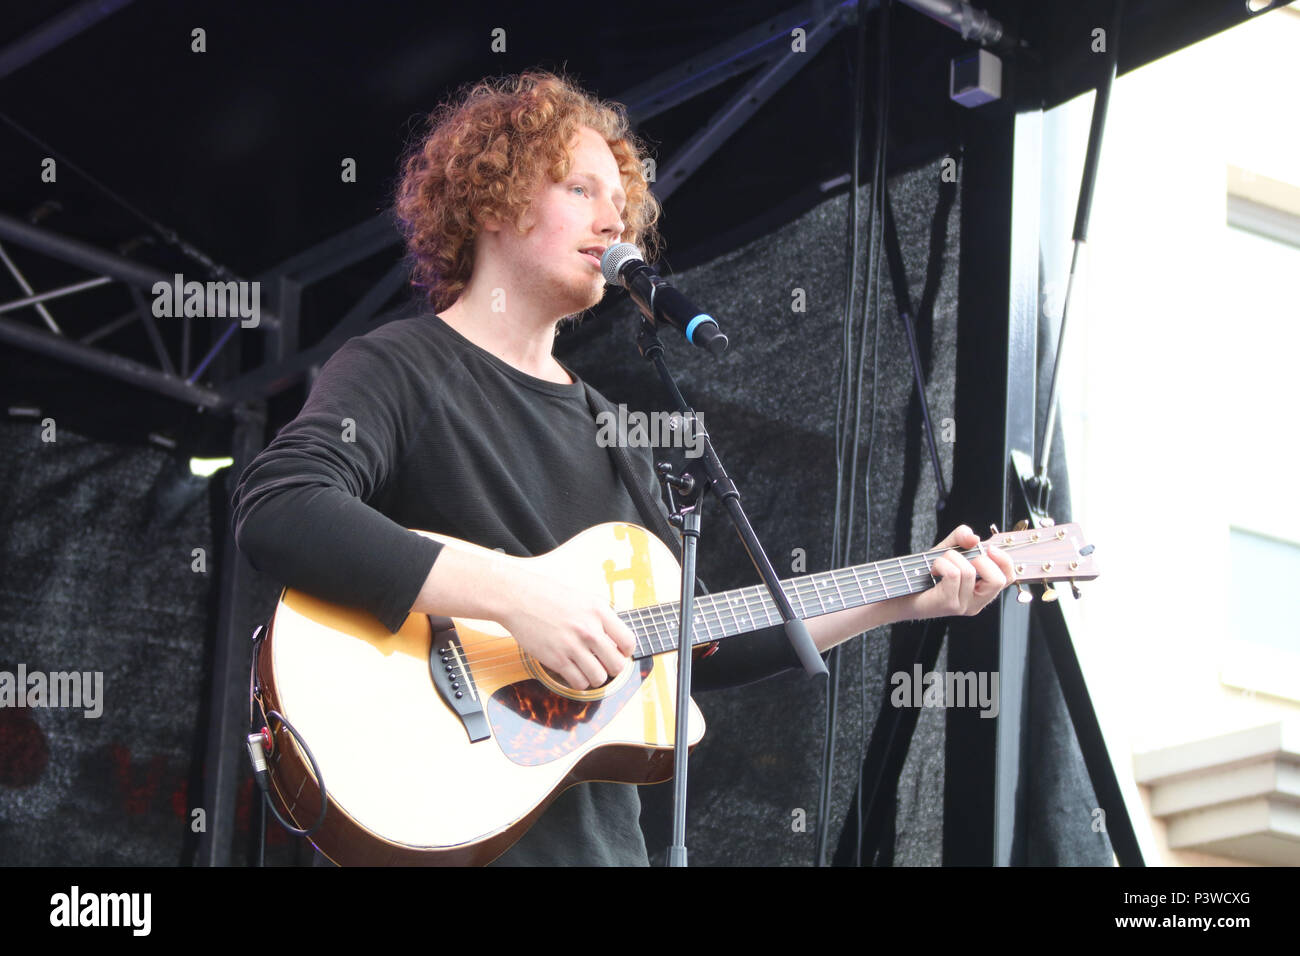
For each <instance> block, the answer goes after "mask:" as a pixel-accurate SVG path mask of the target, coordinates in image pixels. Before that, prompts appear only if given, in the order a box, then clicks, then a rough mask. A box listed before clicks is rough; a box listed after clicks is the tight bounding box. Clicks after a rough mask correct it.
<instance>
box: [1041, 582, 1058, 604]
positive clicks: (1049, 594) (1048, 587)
mask: <svg viewBox="0 0 1300 956" xmlns="http://www.w3.org/2000/svg"><path fill="white" fill-rule="evenodd" d="M1055 600H1056V588H1054V587H1052V582H1051V581H1048V582H1047V583H1046V584H1044V585H1043V603H1044V604H1051V603H1052V602H1053V601H1055Z"/></svg>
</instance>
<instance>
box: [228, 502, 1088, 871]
mask: <svg viewBox="0 0 1300 956" xmlns="http://www.w3.org/2000/svg"><path fill="white" fill-rule="evenodd" d="M419 533H420V534H425V535H427V536H428V537H430V538H434V539H436V540H439V541H442V542H444V544H445V545H447V546H450V547H457V548H466V549H470V550H479V551H485V550H486V549H483V548H479V547H478V546H477V545H473V544H469V543H467V542H464V541H458V540H456V539H454V538H449V537H446V536H444V535H437V534H430V533H429V532H424V531H421V532H419ZM986 543H994V544H996V545H997V546H998V547H1000V548H1002V549H1003V550H1004V551H1005V552H1007V554H1008V556H1010V557H1011V558H1012V560H1013V562H1014V565H1015V571H1016V581H1017V582H1018V586H1019V587H1020V588H1021V595H1020V598H1021V600H1025V599H1026V597H1027V596H1029V593H1028V590H1027V588H1025V583H1026V582H1033V581H1040V582H1052V581H1066V580H1068V581H1071V582H1073V581H1083V580H1091V579H1093V578H1095V577H1096V576H1097V573H1098V572H1097V569H1096V567H1095V565H1094V563H1093V557H1092V550H1093V549H1092V546H1091V545H1088V544H1085V542H1084V540H1083V537H1082V533H1081V531H1080V529H1079V528H1078V526H1077V525H1074V524H1064V525H1057V526H1053V527H1045V528H1038V529H1032V528H1031V529H1025V530H1020V531H1013V532H1000V533H997V534H996V535H994V536H993V537H992V538H990V539H988V542H986ZM982 547H983V545H981V546H980V547H979V548H976V549H972V550H970V551H966V552H964V553H965V554H967V555H968V556H973V555H975V554H978V553H979V552H980V550H981V549H982ZM487 553H489V554H495V555H496V557H498V558H500V559H503V560H507V561H519V562H523V563H524V564H525V565H526V566H527V568H528V570H530V571H534V572H538V573H541V574H546V575H551V576H553V577H555V578H557V579H560V580H563V581H564V582H565V583H566V584H569V585H573V586H577V587H585V588H589V589H590V590H591V591H592V593H594V594H597V595H600V596H601V597H602V598H605V599H607V600H608V601H609V602H610V604H611V605H612V606H613V608H614V609H615V610H616V611H617V612H618V614H619V616H620V617H621V618H622V620H623V621H624V622H625V623H626V624H627V625H628V627H629V628H630V629H631V630H632V632H633V634H634V635H635V636H636V650H635V652H634V653H633V655H632V658H631V660H630V661H629V663H628V665H627V667H626V668H625V669H624V670H623V671H622V673H620V674H617V675H615V676H614V677H612V678H611V679H610V680H609V681H608V682H607V683H606V684H605V685H604V686H602V687H598V688H592V689H587V690H577V689H574V688H571V687H568V686H566V685H565V684H564V683H563V681H561V680H560V679H558V677H557V676H556V675H555V674H553V673H552V672H550V671H549V670H548V669H547V668H545V667H543V666H542V665H541V664H540V663H539V662H538V661H537V660H536V659H534V658H533V657H531V656H530V655H529V654H527V653H525V652H524V651H523V650H522V649H521V648H520V647H519V645H518V644H517V643H516V642H515V641H514V639H513V638H511V636H510V635H509V634H508V633H507V632H506V631H505V630H504V629H503V628H502V627H501V626H500V625H498V624H496V623H494V622H492V621H479V620H466V619H459V618H458V619H454V620H453V619H450V618H439V617H435V616H431V615H426V614H411V615H409V616H408V617H407V619H406V621H405V623H404V624H403V625H402V627H401V629H400V630H399V631H398V633H396V634H391V633H390V632H389V631H388V629H387V628H386V627H385V626H384V625H383V624H381V623H380V622H379V621H378V620H377V619H376V618H374V617H373V616H372V615H370V614H369V613H367V612H365V611H362V610H358V609H355V608H349V607H343V606H340V605H336V604H331V603H329V602H328V601H323V600H320V599H318V598H315V597H312V596H310V595H308V594H306V593H304V592H301V591H297V590H293V589H285V590H284V592H283V593H282V594H281V596H280V599H279V602H278V604H277V606H276V609H275V613H274V616H273V617H272V619H271V623H270V626H269V627H268V628H267V630H266V633H265V635H264V636H263V637H262V639H261V641H260V644H259V646H258V648H257V650H256V653H255V663H254V674H253V684H252V697H253V705H254V707H255V709H256V711H257V712H259V713H260V717H261V721H262V724H263V726H265V727H270V726H271V725H272V724H274V728H273V730H269V731H264V734H263V736H264V737H265V738H267V739H269V741H270V747H269V752H268V754H267V764H268V769H269V773H270V780H269V786H268V791H269V793H270V796H271V799H272V800H273V801H274V802H275V803H276V806H277V807H278V809H279V810H280V812H281V814H282V815H283V816H285V817H286V818H287V819H288V820H290V821H292V822H293V823H295V824H296V825H297V826H298V827H300V828H307V827H311V826H312V825H313V824H314V823H315V822H316V821H317V820H318V818H319V814H320V811H321V804H322V801H326V809H325V815H324V820H323V822H322V823H321V825H320V827H319V829H317V830H316V831H315V832H314V833H312V835H311V840H312V842H313V843H314V844H315V845H316V847H317V848H318V849H319V850H320V851H321V853H323V854H324V855H325V856H326V857H328V858H329V859H331V860H332V861H334V862H335V863H338V864H341V865H369V866H376V865H393V864H406V865H444V864H453V865H465V864H484V863H488V862H490V861H491V860H493V859H495V858H496V857H497V856H499V855H500V854H501V853H503V852H504V851H505V850H506V849H507V848H508V847H509V846H510V845H511V844H512V843H514V842H515V841H516V840H517V839H519V837H520V836H521V835H522V834H523V833H524V831H525V830H527V828H528V827H529V826H530V825H532V823H533V822H534V821H535V820H536V819H537V818H538V816H540V814H541V813H542V811H543V810H545V809H546V807H547V806H548V805H549V804H550V802H551V801H552V800H553V799H554V798H555V797H556V796H557V795H558V794H559V793H560V792H561V791H563V790H564V789H565V788H567V787H570V786H572V785H574V784H576V783H580V782H583V781H590V780H609V781H617V782H623V783H633V784H640V783H657V782H660V781H663V780H667V779H669V778H670V777H671V776H672V766H673V761H672V751H673V741H674V715H675V710H676V686H677V679H676V671H677V668H676V664H677V659H676V657H677V654H676V648H677V636H678V604H677V598H678V597H680V588H681V569H680V566H679V565H678V563H677V559H676V558H675V557H674V555H673V554H672V552H671V551H670V550H669V549H668V547H667V546H666V545H665V544H664V543H663V542H662V541H661V540H660V539H659V538H657V537H656V536H655V535H654V534H652V533H650V532H649V531H647V530H645V529H644V528H641V527H639V526H637V525H633V524H623V523H609V524H601V525H596V526H595V527H592V528H589V529H587V530H586V531H584V532H582V533H581V534H579V535H577V536H576V537H574V538H572V539H571V540H569V541H567V542H566V543H565V544H563V545H561V546H560V547H558V548H556V549H555V550H554V551H551V552H549V553H547V554H544V555H539V556H537V557H532V558H514V557H505V556H502V555H499V554H496V553H495V552H487ZM941 553H943V551H942V550H941V549H938V550H932V551H928V552H922V553H920V554H912V555H907V556H905V557H899V558H890V559H887V560H884V561H876V562H872V563H868V564H862V565H858V566H856V567H850V568H842V569H840V570H837V571H826V572H821V573H817V574H808V575H804V576H803V577H798V578H792V579H790V580H787V581H784V582H782V585H783V587H784V589H785V592H786V594H787V595H788V596H789V599H790V602H791V604H792V605H793V607H794V609H795V611H796V612H797V613H798V614H799V615H800V616H801V617H805V618H808V617H815V616H818V615H821V614H829V613H831V612H833V611H840V610H843V609H845V608H853V607H860V606H862V605H865V604H871V603H874V602H876V601H883V600H887V599H889V598H893V597H899V596H902V595H905V594H915V593H918V592H920V591H923V590H925V589H927V588H930V587H932V586H934V584H935V583H936V578H934V577H933V576H932V575H931V573H930V565H931V563H932V561H933V560H934V558H936V557H937V556H938V555H940V554H941ZM1049 588H1050V584H1049ZM1053 596H1054V594H1052V593H1051V592H1047V593H1045V597H1047V598H1049V599H1050V598H1051V597H1053ZM779 623H780V616H779V615H778V613H777V611H776V606H775V605H774V604H773V602H772V600H771V598H770V596H769V595H768V593H767V590H766V588H764V587H763V586H761V585H756V586H752V587H745V588H739V589H737V590H733V591H725V592H721V593H716V594H709V595H704V596H701V597H699V598H697V599H696V616H695V627H694V635H693V643H694V644H696V645H700V646H701V647H702V646H704V645H708V644H711V643H713V642H716V641H720V640H725V639H729V638H732V637H736V638H737V639H740V640H743V639H744V638H743V636H742V635H744V634H746V633H750V632H753V631H755V630H758V629H761V628H764V627H767V626H768V625H774V624H779ZM271 711H275V712H278V713H279V714H280V715H282V716H283V717H284V719H286V720H287V721H288V722H289V723H291V724H292V725H293V727H294V729H295V730H297V732H298V734H299V736H300V737H301V738H302V740H303V742H304V743H305V744H306V746H307V748H309V749H310V751H311V755H312V757H314V759H315V763H316V767H317V768H318V770H319V775H320V779H319V780H318V779H317V777H316V774H315V773H313V771H312V769H311V762H310V759H309V758H308V756H307V754H306V753H305V752H304V750H303V748H302V747H301V746H300V745H299V744H298V743H297V741H296V740H295V739H294V737H293V736H292V735H291V733H290V732H289V731H288V730H287V729H286V728H285V726H284V724H283V722H281V721H278V720H274V719H272V720H268V719H267V714H268V713H269V712H271ZM689 715H690V716H689V739H690V743H691V746H692V747H694V745H695V744H696V743H698V742H699V740H700V738H701V737H702V736H703V734H704V718H703V716H702V715H701V714H700V711H699V709H698V708H697V707H696V705H695V702H694V701H691V702H690V706H689ZM322 782H323V786H322Z"/></svg>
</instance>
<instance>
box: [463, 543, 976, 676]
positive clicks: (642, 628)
mask: <svg viewBox="0 0 1300 956" xmlns="http://www.w3.org/2000/svg"><path fill="white" fill-rule="evenodd" d="M933 553H934V554H936V555H937V554H942V553H943V552H942V551H936V552H933ZM971 554H972V555H975V554H978V552H976V551H972V552H971ZM906 558H913V559H919V556H917V555H907V556H906ZM906 558H904V560H906ZM893 560H898V559H893ZM913 565H914V566H913V567H912V568H910V569H907V570H910V571H913V572H915V571H919V570H921V569H922V568H925V569H926V570H928V569H929V563H928V562H923V561H919V560H914V561H913ZM834 575H842V576H845V579H846V580H847V578H848V577H852V578H853V579H854V581H853V586H854V587H857V588H858V590H860V591H861V592H863V593H864V594H868V595H871V596H872V597H874V596H875V595H876V594H877V593H881V592H883V594H884V595H885V596H886V599H887V598H888V597H889V588H888V586H886V585H885V584H877V583H875V582H873V583H872V584H870V585H869V586H863V585H862V584H861V582H860V581H859V580H858V575H857V574H856V573H855V572H854V570H853V569H851V568H838V569H836V570H835V571H834V572H825V571H824V572H818V574H816V575H810V576H808V577H805V578H798V579H792V580H791V581H787V582H785V583H786V584H790V585H792V586H791V587H786V588H785V589H784V590H785V591H786V594H787V596H788V597H789V598H790V599H791V601H792V603H795V602H797V603H798V604H799V605H800V611H801V613H803V614H804V615H805V616H807V610H808V604H809V603H810V602H811V598H813V597H816V598H817V600H818V604H819V605H820V606H821V607H822V608H823V609H824V608H825V601H824V600H822V593H823V592H822V590H821V589H822V588H824V587H825V586H826V584H825V583H824V581H825V579H826V578H828V577H833V576H834ZM888 577H889V579H890V581H892V582H893V583H894V585H895V586H896V587H904V586H906V587H907V588H908V593H909V594H916V593H918V592H917V591H914V590H912V589H911V585H910V584H909V583H908V580H907V571H905V570H890V571H889V572H888ZM900 577H901V578H902V579H901V580H898V579H899V578H900ZM809 578H821V579H822V581H823V583H821V584H819V583H818V582H817V581H813V580H809ZM914 579H915V578H914ZM796 582H799V583H796ZM833 583H834V584H835V586H836V589H837V591H838V583H839V582H838V581H834V582H833ZM751 589H752V590H753V591H754V592H755V593H754V595H753V596H746V597H745V599H744V604H743V605H738V604H737V603H736V602H735V601H734V600H728V601H725V602H722V603H721V604H719V603H717V602H716V601H715V600H713V599H714V598H716V597H721V596H722V595H721V594H719V595H703V596H702V597H700V598H699V599H697V602H696V606H697V610H698V611H699V612H700V617H698V618H697V622H699V621H703V623H704V624H705V628H706V634H705V635H703V636H701V635H700V634H698V633H697V634H696V640H695V643H697V644H707V643H711V642H712V641H714V640H721V639H722V638H724V637H730V636H733V635H735V634H741V633H744V632H745V631H749V630H754V629H755V628H757V627H766V626H770V625H772V624H777V623H780V617H779V614H778V616H777V620H776V621H773V620H772V614H773V613H774V612H775V611H776V605H775V603H774V602H772V601H771V600H770V597H771V596H770V595H769V594H768V592H767V589H766V588H765V587H764V586H763V585H761V584H760V585H750V586H749V587H746V588H739V589H736V590H735V591H731V592H723V593H724V594H726V593H730V594H737V593H743V592H747V591H750V590H751ZM923 590H924V589H923ZM898 596H900V597H901V596H902V595H901V594H900V595H898ZM764 598H766V599H767V600H764ZM864 603H866V604H872V603H875V601H874V600H868V601H865V602H864ZM855 606H861V605H855ZM756 607H757V608H758V609H760V610H762V611H763V612H764V617H765V618H766V623H763V624H756V623H755V620H754V615H753V613H752V612H753V610H754V609H755V608H756ZM677 608H678V602H670V603H664V604H653V605H646V606H645V607H640V608H629V609H627V610H624V611H619V612H617V613H618V614H619V617H620V618H621V619H622V620H623V621H624V623H626V624H627V625H628V628H629V629H630V630H631V631H632V632H633V634H634V636H635V637H636V638H637V650H638V651H640V650H641V649H642V648H643V647H644V648H645V650H647V651H649V652H650V653H651V654H654V653H662V652H664V651H667V650H672V649H674V648H675V647H676V643H677V634H676V632H677V631H678V630H679V627H678V623H677ZM723 608H725V609H727V610H728V611H729V612H731V616H732V618H733V619H734V620H735V622H736V627H737V629H736V630H735V631H728V630H727V624H726V622H725V621H724V620H723V618H722V609H723ZM737 609H740V610H743V611H744V612H745V616H746V618H747V619H748V620H749V626H745V625H742V624H741V623H740V619H739V615H738V614H737V613H736V611H737ZM839 609H840V610H842V609H844V608H839ZM710 613H712V614H713V616H714V618H715V620H716V622H717V628H718V630H719V631H720V633H718V634H716V635H715V634H714V633H713V626H712V625H711V624H710V622H709V620H708V617H707V615H709V614H710ZM820 613H830V611H823V612H818V614H814V615H812V616H814V617H816V616H819V614H820ZM655 614H657V615H658V616H659V620H654V619H653V615H655ZM629 615H640V616H641V619H639V620H637V619H632V620H630V619H629V617H628V616H629ZM646 615H650V616H651V617H650V618H649V619H647V618H646ZM666 629H670V630H671V635H667V634H665V630H666ZM655 638H658V639H659V642H660V643H666V645H667V646H665V647H656V646H654V640H653V639H655ZM499 642H510V644H511V645H512V647H511V649H509V650H508V651H507V652H506V653H504V654H497V655H496V656H492V652H488V654H483V653H478V654H474V655H466V656H465V659H466V660H467V661H468V662H469V663H470V664H471V665H472V666H474V667H475V671H476V672H477V673H486V672H487V671H488V670H490V668H481V667H480V666H479V665H481V664H483V663H485V662H489V661H493V660H506V661H508V662H510V664H515V663H518V662H519V661H520V660H521V659H522V658H521V655H520V653H519V652H518V651H517V645H516V644H515V640H514V638H513V637H511V636H509V635H501V636H497V637H490V638H484V639H482V640H478V641H476V642H475V643H476V645H477V646H478V647H479V648H482V647H483V645H485V644H489V643H499ZM668 642H671V643H668ZM642 656H645V655H642Z"/></svg>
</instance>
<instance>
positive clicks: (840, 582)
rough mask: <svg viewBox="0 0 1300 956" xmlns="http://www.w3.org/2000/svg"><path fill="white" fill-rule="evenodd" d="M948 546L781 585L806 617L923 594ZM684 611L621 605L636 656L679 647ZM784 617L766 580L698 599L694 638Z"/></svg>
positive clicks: (976, 551)
mask: <svg viewBox="0 0 1300 956" xmlns="http://www.w3.org/2000/svg"><path fill="white" fill-rule="evenodd" d="M945 550H947V549H940V550H936V551H927V552H923V553H921V554H909V555H907V556H905V557H901V558H887V559H885V560H883V561H874V562H871V563H869V564H859V565H855V566H854V567H851V568H840V569H838V570H836V571H821V572H818V573H816V574H808V575H804V576H803V577H799V578H789V579H788V580H785V581H782V582H781V588H782V590H784V591H785V595H786V598H787V599H788V600H789V601H790V605H791V606H792V607H793V608H794V611H795V613H796V614H797V615H799V617H801V618H810V617H818V616H820V615H822V614H831V613H834V612H835V611H843V610H847V609H849V608H855V607H862V606H863V605H866V604H874V603H876V602H877V601H887V600H889V599H890V598H896V597H902V596H904V595H907V594H919V593H920V592H922V591H925V590H928V589H929V588H932V587H934V585H935V578H934V576H933V575H932V574H931V573H930V565H931V564H932V563H933V562H934V559H935V558H937V557H938V556H939V555H941V554H943V553H944V551H945ZM983 553H984V552H983V548H982V546H981V547H978V548H972V549H971V550H969V551H963V552H962V554H963V555H964V556H965V557H967V558H972V557H976V556H978V555H980V554H983ZM680 614H681V606H680V604H679V603H678V602H677V601H673V602H672V603H670V604H652V605H650V606H648V607H640V608H633V609H632V610H629V611H620V612H619V615H618V616H619V617H620V618H622V619H623V622H624V623H625V624H627V626H628V627H629V628H631V629H632V633H633V634H635V635H636V641H637V646H636V652H635V653H634V654H633V655H632V656H633V657H635V658H638V659H639V658H643V657H651V656H653V655H655V654H662V653H663V652H664V651H671V650H676V648H677V632H678V630H679V629H680V624H679V619H680ZM780 623H781V614H780V612H779V611H778V610H777V608H776V604H775V602H774V601H773V600H772V597H771V595H770V594H768V591H767V588H766V587H764V586H763V585H761V584H756V585H752V586H750V587H745V588H737V589H736V590H734V591H722V592H720V593H718V594H706V595H703V596H702V597H697V598H696V599H695V620H694V627H693V629H692V631H693V633H692V640H691V643H692V644H693V645H698V644H710V643H712V642H714V641H720V640H722V639H723V638H727V637H731V636H733V635H736V634H746V633H749V632H751V631H756V630H759V629H761V628H764V627H769V626H771V625H773V624H780Z"/></svg>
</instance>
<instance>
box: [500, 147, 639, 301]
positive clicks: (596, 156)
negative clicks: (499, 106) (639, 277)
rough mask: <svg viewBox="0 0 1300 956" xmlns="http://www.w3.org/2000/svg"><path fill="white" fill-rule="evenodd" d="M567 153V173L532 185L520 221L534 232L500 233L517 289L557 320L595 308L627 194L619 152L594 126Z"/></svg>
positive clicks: (620, 226) (620, 228)
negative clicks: (589, 251) (529, 201)
mask: <svg viewBox="0 0 1300 956" xmlns="http://www.w3.org/2000/svg"><path fill="white" fill-rule="evenodd" d="M569 156H570V158H571V164H570V167H569V175H567V176H565V177H564V178H563V179H561V180H560V181H559V182H558V183H553V182H551V180H550V177H549V176H543V179H542V182H541V184H540V185H539V186H538V187H537V189H536V190H535V191H534V193H533V200H532V204H531V205H530V206H529V208H528V211H527V212H526V213H525V214H524V218H523V220H522V221H521V225H522V226H523V227H524V228H525V229H527V230H528V232H527V233H526V234H525V235H523V236H520V235H519V234H518V233H517V232H515V230H514V229H513V228H511V227H506V228H503V229H502V230H501V231H500V232H499V233H498V236H499V240H500V246H501V252H502V253H503V254H504V255H505V256H507V257H508V261H509V262H510V263H511V265H510V271H511V273H512V274H513V277H514V279H515V282H516V294H519V293H522V294H524V295H526V296H527V297H528V299H529V300H530V301H533V302H536V303H537V304H539V305H541V306H542V307H543V308H544V309H546V310H547V311H548V312H549V313H553V315H554V317H555V318H556V319H559V318H562V317H563V316H566V315H572V314H574V313H577V312H582V311H583V310H584V309H589V308H591V307H592V306H594V305H596V304H597V303H598V302H600V300H601V298H602V297H603V296H604V294H605V280H604V278H603V277H602V276H601V272H600V255H601V252H603V251H604V249H606V248H608V247H609V246H611V245H613V244H614V243H616V242H618V241H619V237H620V236H621V235H622V233H623V221H622V218H621V214H622V212H623V207H624V204H625V202H626V198H627V197H626V196H625V195H624V193H623V185H622V180H621V178H620V176H619V172H618V163H617V162H616V161H615V159H614V154H613V153H612V152H610V149H609V146H608V145H606V143H605V140H604V138H603V137H601V135H600V134H599V133H597V132H596V131H595V130H593V129H590V128H588V127H585V126H584V127H581V128H580V129H579V130H578V133H577V135H576V136H575V138H574V139H573V140H572V141H571V142H570V144H569ZM583 249H592V250H593V252H594V255H588V254H585V253H583V252H582V251H581V250H583ZM508 308H509V304H508V303H507V309H508Z"/></svg>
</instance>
